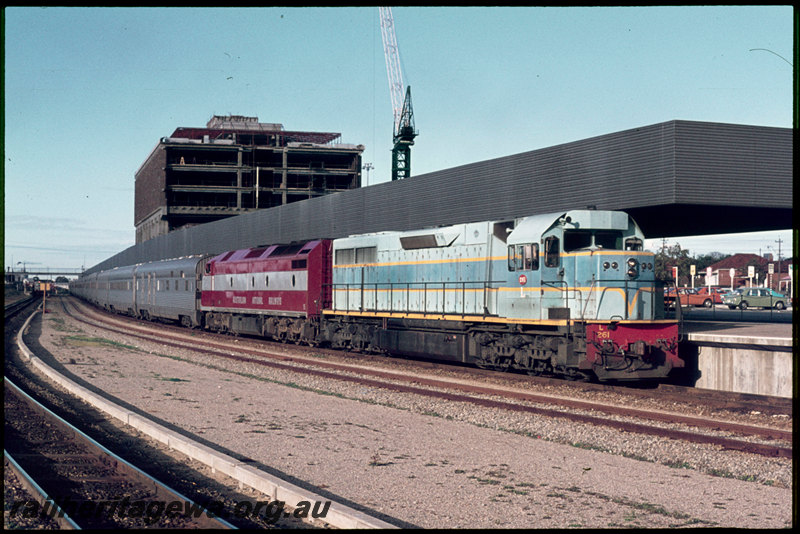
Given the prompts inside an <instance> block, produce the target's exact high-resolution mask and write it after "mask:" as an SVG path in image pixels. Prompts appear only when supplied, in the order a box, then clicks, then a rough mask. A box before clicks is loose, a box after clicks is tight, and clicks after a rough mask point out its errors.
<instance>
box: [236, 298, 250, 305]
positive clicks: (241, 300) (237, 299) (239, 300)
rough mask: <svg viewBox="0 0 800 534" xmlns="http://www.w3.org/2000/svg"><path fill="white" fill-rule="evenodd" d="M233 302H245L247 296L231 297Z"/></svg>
mask: <svg viewBox="0 0 800 534" xmlns="http://www.w3.org/2000/svg"><path fill="white" fill-rule="evenodd" d="M233 303H234V304H247V297H233Z"/></svg>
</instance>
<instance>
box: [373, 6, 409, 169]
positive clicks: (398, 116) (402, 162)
mask: <svg viewBox="0 0 800 534" xmlns="http://www.w3.org/2000/svg"><path fill="white" fill-rule="evenodd" d="M378 10H379V15H380V23H381V36H382V37H383V52H384V55H385V56H386V73H387V76H388V77H389V96H390V97H391V100H392V111H393V113H394V121H393V130H394V131H393V141H394V148H393V149H392V180H400V179H403V178H407V177H408V176H410V173H411V145H413V144H414V138H415V137H416V136H417V132H416V130H415V129H414V109H413V107H412V105H411V86H408V87H407V88H406V91H405V98H403V86H404V85H403V71H402V70H401V69H400V51H399V49H398V47H397V37H396V36H395V33H394V17H392V8H390V7H379V8H378Z"/></svg>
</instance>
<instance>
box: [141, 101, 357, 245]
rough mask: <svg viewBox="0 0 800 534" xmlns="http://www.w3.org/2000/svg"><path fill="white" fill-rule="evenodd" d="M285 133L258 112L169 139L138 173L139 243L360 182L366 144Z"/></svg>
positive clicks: (330, 135) (220, 118)
mask: <svg viewBox="0 0 800 534" xmlns="http://www.w3.org/2000/svg"><path fill="white" fill-rule="evenodd" d="M340 135H341V134H338V133H325V132H296V131H294V132H293V131H286V130H284V129H283V125H281V124H270V123H260V122H258V117H243V116H236V115H233V116H214V117H212V118H211V120H210V121H208V124H207V125H206V127H205V128H178V129H176V130H175V132H174V133H173V134H172V135H171V136H170V137H164V138H162V139H161V140H160V141H159V143H158V144H157V145H156V146H155V148H154V149H153V151H152V152H151V153H150V155H149V156H148V157H147V159H146V160H145V162H144V163H143V164H142V166H141V167H140V168H139V170H138V171H137V172H136V191H135V197H136V199H135V208H134V224H135V226H136V243H137V244H138V243H142V242H144V241H147V240H148V239H152V238H154V237H157V236H160V235H163V234H166V233H168V232H170V231H172V230H175V229H177V228H181V227H186V226H193V225H196V224H201V223H206V222H211V221H216V220H219V219H223V218H225V217H230V216H233V215H240V214H242V213H248V212H251V211H255V210H259V209H263V208H271V207H274V206H280V205H282V204H288V203H291V202H295V201H298V200H305V199H308V198H313V197H317V196H321V195H325V194H328V193H333V192H337V191H343V190H347V189H355V188H357V187H360V186H361V153H362V152H363V150H364V147H363V146H362V145H349V144H343V143H340V142H338V141H339V139H340Z"/></svg>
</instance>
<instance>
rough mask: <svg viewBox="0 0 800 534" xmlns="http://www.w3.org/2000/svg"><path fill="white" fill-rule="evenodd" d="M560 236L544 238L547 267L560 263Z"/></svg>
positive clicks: (545, 263)
mask: <svg viewBox="0 0 800 534" xmlns="http://www.w3.org/2000/svg"><path fill="white" fill-rule="evenodd" d="M559 252H560V250H559V242H558V237H556V236H550V237H546V238H545V240H544V265H545V267H558V263H559Z"/></svg>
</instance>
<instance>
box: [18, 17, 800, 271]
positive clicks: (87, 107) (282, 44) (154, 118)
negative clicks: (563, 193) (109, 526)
mask: <svg viewBox="0 0 800 534" xmlns="http://www.w3.org/2000/svg"><path fill="white" fill-rule="evenodd" d="M393 13H394V19H395V27H396V33H397V40H398V46H399V49H400V55H401V59H402V66H403V74H404V78H405V83H406V84H410V85H411V86H412V93H413V102H414V113H415V119H416V126H417V129H418V130H419V132H420V133H419V137H418V138H417V140H416V144H415V146H414V148H413V149H412V174H413V175H418V174H424V173H427V172H432V171H436V170H439V169H445V168H449V167H453V166H457V165H463V164H466V163H471V162H475V161H481V160H485V159H490V158H496V157H501V156H507V155H510V154H516V153H519V152H524V151H528V150H535V149H539V148H545V147H549V146H554V145H558V144H562V143H566V142H571V141H577V140H580V139H585V138H588V137H593V136H597V135H603V134H607V133H613V132H617V131H621V130H625V129H629V128H636V127H640V126H647V125H651V124H656V123H659V122H665V121H670V120H678V119H680V120H696V121H710V122H725V123H734V124H749V125H760V126H776V127H786V128H788V127H791V126H792V67H791V65H790V63H794V57H793V48H792V46H793V41H792V39H793V11H792V8H791V7H789V6H784V7H643V8H627V7H622V8H596V7H588V8H561V7H550V8H533V7H528V8H491V7H485V8H478V7H471V8H428V7H398V8H394V9H393ZM3 14H4V24H5V42H4V53H5V73H4V74H5V79H4V88H3V89H4V91H3V96H4V104H5V146H4V149H5V154H4V156H5V160H4V163H5V175H4V179H5V184H4V185H5V243H4V244H5V265H6V266H9V265H12V264H16V263H18V262H24V263H26V264H28V265H29V266H31V267H33V266H36V265H46V266H50V267H80V266H82V265H85V266H86V267H90V266H92V265H95V264H97V263H98V262H100V261H102V260H104V259H106V258H108V257H109V256H112V255H113V254H116V253H117V252H120V251H121V250H123V249H125V248H127V247H129V246H131V245H132V244H133V243H134V227H133V202H134V196H133V192H134V174H135V173H136V170H137V169H138V167H139V166H140V165H141V164H142V163H143V161H144V160H145V158H146V157H147V156H148V154H149V153H150V151H151V150H152V149H153V147H154V146H155V145H156V144H157V142H158V140H159V139H160V138H161V137H163V136H167V135H170V134H171V133H172V132H173V131H174V130H175V128H176V127H179V126H186V127H200V126H204V125H205V124H206V122H207V121H208V120H209V119H210V118H211V116H212V115H215V114H217V115H226V114H235V115H248V116H257V117H258V118H259V120H260V121H261V122H278V123H282V124H283V125H284V127H285V128H286V129H287V130H310V131H323V132H340V133H341V134H342V139H341V141H342V142H344V143H353V144H363V145H364V146H365V147H366V149H365V151H364V154H363V157H364V162H365V163H366V162H370V163H372V164H373V165H374V169H373V170H372V171H371V173H370V175H369V183H370V184H376V183H379V182H384V181H387V180H389V175H390V169H391V146H392V142H391V137H392V124H391V123H392V110H391V103H390V99H389V89H388V81H387V76H386V69H385V62H384V54H383V45H382V41H381V32H380V27H379V21H378V10H377V8H376V7H354V8H252V9H245V8H243V9H238V8H236V9H234V8H228V9H203V8H172V9H164V8H56V7H47V8H38V7H10V8H5V9H4V11H3ZM365 182H366V179H365ZM779 238H780V239H782V241H783V242H782V245H781V252H782V253H783V255H784V256H789V255H790V254H791V246H792V245H791V232H790V231H785V232H769V233H767V234H764V235H760V236H752V235H748V236H744V237H737V238H735V239H730V238H729V239H709V238H703V239H698V238H694V239H678V240H677V241H678V242H680V243H681V245H682V247H683V248H688V249H689V250H690V253H691V254H702V253H706V252H710V251H714V250H717V251H720V252H725V253H734V252H754V253H758V252H759V251H761V252H762V253H763V252H769V251H770V250H768V249H767V247H774V248H775V249H776V250H775V251H776V252H777V243H776V240H777V239H779ZM674 241H675V240H668V243H672V242H674ZM655 246H660V240H659V241H657V243H656V245H655Z"/></svg>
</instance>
